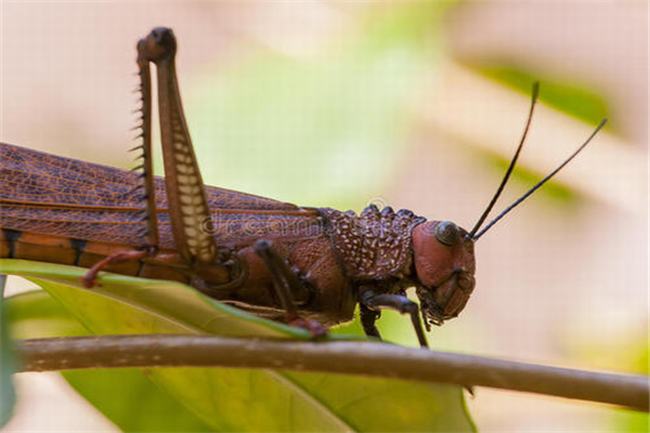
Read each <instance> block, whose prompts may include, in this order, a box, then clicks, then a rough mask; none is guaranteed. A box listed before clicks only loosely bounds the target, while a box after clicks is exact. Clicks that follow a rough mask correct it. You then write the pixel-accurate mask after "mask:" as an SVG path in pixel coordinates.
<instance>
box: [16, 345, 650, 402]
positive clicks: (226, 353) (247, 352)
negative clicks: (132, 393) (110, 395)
mask: <svg viewBox="0 0 650 433" xmlns="http://www.w3.org/2000/svg"><path fill="white" fill-rule="evenodd" d="M18 352H19V356H20V358H22V360H23V363H22V366H21V371H51V370H66V369H79V368H113V367H180V366H203V367H206V366H214V367H217V366H218V367H242V368H273V369H280V370H296V371H320V372H328V373H346V374H361V375H367V376H379V377H390V378H396V379H407V380H416V381H425V382H441V383H451V384H456V385H462V386H464V387H468V388H471V387H473V386H486V387H492V388H501V389H509V390H514V391H524V392H532V393H539V394H547V395H554V396H559V397H566V398H571V399H580V400H590V401H597V402H603V403H611V404H615V405H620V406H626V407H629V408H633V409H637V410H641V411H648V405H649V403H648V401H649V397H648V396H649V383H648V377H645V376H637V375H627V374H612V373H596V372H589V371H582V370H574V369H568V368H558V367H549V366H543V365H535V364H527V363H522V362H513V361H504V360H499V359H492V358H485V357H480V356H470V355H462V354H455V353H444V352H435V351H429V350H422V349H408V348H404V347H399V346H392V345H388V344H378V343H371V342H367V343H366V342H358V341H355V342H343V341H340V342H324V343H310V342H295V341H279V340H261V339H236V338H222V337H214V336H188V335H121V336H98V337H69V338H50V339H33V340H23V341H21V342H19V344H18Z"/></svg>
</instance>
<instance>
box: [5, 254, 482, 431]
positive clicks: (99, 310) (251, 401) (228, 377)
mask: <svg viewBox="0 0 650 433" xmlns="http://www.w3.org/2000/svg"><path fill="white" fill-rule="evenodd" d="M0 266H4V267H5V269H6V272H10V273H13V274H18V275H21V276H24V277H26V278H28V279H30V280H31V281H34V282H35V283H37V284H39V285H41V287H43V288H44V289H45V290H47V291H48V292H49V293H50V294H51V295H52V296H53V297H55V298H56V299H58V300H59V301H60V302H61V303H62V304H63V305H64V306H65V307H66V309H68V311H70V313H72V314H73V315H74V316H75V317H77V319H79V321H80V322H81V323H83V324H84V325H85V326H86V327H87V328H88V329H90V330H91V331H92V332H93V333H97V334H123V333H153V332H155V333H161V332H167V333H210V334H215V335H231V336H234V335H238V336H266V337H270V336H275V337H284V338H306V336H305V333H304V332H302V331H300V330H296V329H293V328H290V327H287V326H284V325H281V324H277V323H275V322H269V321H266V320H263V319H260V318H257V317H254V316H251V315H249V314H247V313H244V312H241V311H239V310H236V309H233V308H229V307H227V306H225V305H223V304H220V303H219V302H217V301H214V300H212V299H209V298H206V297H204V296H203V295H201V294H200V293H199V292H197V291H196V290H194V289H192V288H191V287H188V286H185V285H183V284H179V283H174V282H168V281H157V280H144V279H140V278H133V277H126V276H118V275H112V274H102V277H101V279H100V282H101V287H99V288H97V289H93V290H86V289H83V288H82V287H81V284H80V282H79V278H80V277H81V276H82V275H83V273H84V272H85V270H83V269H79V268H73V267H68V266H61V265H52V264H44V263H36V262H26V261H20V260H0ZM148 377H149V378H150V379H151V380H152V381H154V382H155V383H156V384H158V385H159V386H161V387H162V388H164V389H165V390H167V391H168V392H169V394H170V395H172V396H174V397H175V398H176V399H177V400H178V401H179V402H181V403H182V404H183V405H185V406H186V407H187V408H188V409H189V410H190V411H191V412H192V413H194V414H196V415H197V416H198V417H199V418H200V419H201V420H202V421H203V422H205V423H206V424H207V425H208V426H209V427H210V428H211V429H213V430H216V431H296V430H299V431H350V430H352V431H378V430H381V431H404V430H408V431H473V428H474V427H473V425H472V422H471V420H470V418H469V416H468V414H467V411H466V408H465V406H464V401H463V395H462V390H461V389H460V388H459V387H455V386H447V385H432V384H425V383H418V382H407V381H400V380H386V379H371V378H366V377H358V376H350V375H334V374H322V373H295V372H285V371H270V370H252V369H234V368H158V369H150V370H148Z"/></svg>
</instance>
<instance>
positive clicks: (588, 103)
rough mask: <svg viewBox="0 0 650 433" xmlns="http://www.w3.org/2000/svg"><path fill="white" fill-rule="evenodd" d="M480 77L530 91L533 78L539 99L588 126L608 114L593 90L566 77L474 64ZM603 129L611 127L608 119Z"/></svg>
mask: <svg viewBox="0 0 650 433" xmlns="http://www.w3.org/2000/svg"><path fill="white" fill-rule="evenodd" d="M475 69H477V70H478V72H480V73H481V74H483V75H484V76H486V77H488V78H490V79H493V80H495V81H497V82H500V83H502V84H505V85H506V86H508V87H510V88H512V89H515V90H517V91H519V92H523V93H526V94H530V89H531V87H532V85H533V83H534V82H535V81H539V82H540V84H541V87H540V94H539V100H540V101H542V102H543V103H545V104H546V105H548V106H550V107H553V108H555V109H556V110H559V111H561V112H563V113H566V114H568V115H570V116H573V117H575V118H576V119H580V120H582V121H584V122H586V123H588V124H590V125H594V126H595V125H597V124H598V123H599V122H600V121H601V120H602V119H603V118H604V117H609V113H610V110H609V107H608V104H607V100H606V99H605V98H604V97H603V96H602V95H600V94H599V93H597V92H594V91H593V90H589V89H587V88H585V87H584V86H583V85H581V84H577V83H572V82H570V81H569V80H567V79H558V78H557V77H545V76H540V75H539V74H538V73H535V72H531V71H527V70H525V69H523V68H519V67H516V66H511V65H507V64H502V65H492V66H478V67H475ZM606 128H612V122H611V119H610V121H609V122H608V124H607V126H606Z"/></svg>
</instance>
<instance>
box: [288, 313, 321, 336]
mask: <svg viewBox="0 0 650 433" xmlns="http://www.w3.org/2000/svg"><path fill="white" fill-rule="evenodd" d="M289 325H291V326H295V327H296V328H302V329H304V330H306V331H308V332H309V333H310V334H311V336H312V338H315V339H316V338H322V337H325V336H326V335H327V327H326V326H323V325H322V324H321V323H320V322H318V321H317V320H311V319H303V318H302V317H297V318H295V319H293V320H290V321H289Z"/></svg>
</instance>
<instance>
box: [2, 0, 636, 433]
mask: <svg viewBox="0 0 650 433" xmlns="http://www.w3.org/2000/svg"><path fill="white" fill-rule="evenodd" d="M647 24H648V23H647V5H646V4H644V3H643V2H619V3H585V2H578V1H575V2H567V3H557V4H545V3H541V2H540V3H532V2H531V3H529V2H434V1H427V2H422V1H420V2H406V1H405V2H397V3H384V2H344V1H318V2H302V1H300V2H261V1H259V2H255V1H251V2H241V3H240V2H136V3H133V4H127V3H120V2H112V3H87V4H86V3H66V2H47V3H19V2H3V9H2V26H3V37H2V42H1V43H2V57H3V61H2V65H1V71H2V113H1V119H2V123H1V126H2V128H1V131H0V133H1V135H0V139H1V140H2V141H6V142H9V143H12V144H18V145H22V146H27V147H32V148H36V149H41V150H44V151H48V152H53V153H57V154H61V155H65V156H72V157H74V158H78V159H84V160H89V161H93V162H99V163H103V164H107V165H113V166H120V167H124V168H127V167H129V166H132V165H133V163H132V162H131V161H130V160H129V155H128V154H127V152H126V149H128V148H130V147H131V146H132V142H131V137H130V133H129V128H130V126H132V125H133V124H134V122H135V120H134V119H132V118H131V117H130V115H129V113H130V111H131V109H133V108H135V106H136V103H135V97H134V96H133V95H131V94H129V91H130V90H131V88H132V87H134V86H135V84H136V82H135V77H132V76H131V75H130V73H132V72H134V71H135V63H134V58H135V42H136V41H137V39H138V38H139V37H141V36H143V35H144V34H145V33H146V32H148V31H149V30H150V28H151V27H153V26H155V25H167V26H170V27H173V28H174V30H175V33H176V35H177V38H178V40H179V53H178V71H179V75H180V85H181V93H182V95H183V96H184V104H185V109H186V116H187V118H188V122H189V126H190V129H191V133H192V137H193V141H194V145H195V147H196V149H197V153H198V155H199V158H200V161H201V166H202V170H203V176H204V179H205V181H206V182H207V183H210V184H214V185H219V186H223V187H226V188H231V189H237V190H242V191H246V192H250V193H254V194H259V195H264V196H269V197H273V198H276V199H279V200H284V201H289V202H294V203H298V204H302V205H308V206H328V207H335V208H339V209H343V210H345V209H354V210H356V211H359V210H361V209H362V208H363V207H365V206H366V205H367V204H368V203H369V202H374V203H378V204H387V205H391V206H393V207H395V208H401V207H406V208H410V209H412V210H413V211H415V212H416V213H419V214H421V215H424V216H426V217H428V218H434V219H451V220H454V221H456V222H457V223H458V224H460V225H462V226H464V227H466V228H467V227H469V226H471V225H472V224H473V223H474V222H475V220H476V218H478V216H479V214H480V212H481V210H482V209H483V208H484V206H485V205H486V204H487V202H488V200H489V198H490V196H491V194H492V193H493V191H494V189H495V188H496V186H497V185H498V183H499V180H500V176H501V175H502V172H503V170H504V169H505V166H506V165H507V162H508V160H509V158H510V156H511V153H512V151H513V150H514V148H515V146H516V143H517V141H518V138H519V134H520V133H521V130H522V128H523V122H524V120H525V116H526V114H527V111H528V99H529V95H528V94H529V89H530V86H531V84H532V82H533V81H534V80H540V81H541V83H542V90H541V101H542V104H541V105H540V106H539V107H538V110H537V113H536V118H535V120H534V122H533V129H532V131H531V136H530V140H529V142H528V144H527V147H526V148H525V149H524V151H523V154H522V157H521V160H520V161H521V163H520V167H519V168H518V170H517V172H516V173H515V176H514V178H513V180H512V182H511V185H510V186H509V187H508V191H507V193H506V194H504V198H502V200H501V202H500V204H499V205H497V209H501V208H503V207H505V206H506V205H507V203H508V202H509V201H511V200H512V199H514V198H515V197H517V196H518V195H520V194H521V193H522V192H524V191H525V190H526V189H527V188H529V187H530V186H531V185H532V184H534V182H535V181H536V180H537V179H539V178H540V177H541V176H543V175H544V174H546V173H548V172H549V171H550V170H552V169H553V168H554V167H555V166H556V165H557V164H558V163H559V162H560V161H561V160H562V159H564V158H565V157H566V156H567V155H568V154H569V153H570V152H571V151H572V150H573V149H574V148H575V147H577V146H578V145H579V144H580V143H581V142H582V141H583V140H584V139H585V138H586V137H587V136H588V135H589V134H590V132H591V130H592V129H593V127H594V126H595V124H597V122H598V121H599V120H600V118H601V117H604V116H607V117H609V118H610V124H609V126H608V127H607V128H606V130H605V131H604V133H603V134H601V135H600V136H599V137H598V138H597V139H596V141H595V142H594V143H593V145H592V146H591V147H590V148H589V149H588V150H587V151H586V152H585V153H584V154H583V155H581V156H580V158H579V159H578V160H576V161H575V163H573V164H572V165H571V166H569V167H568V168H567V169H566V170H565V171H564V172H563V173H562V175H560V176H558V178H557V180H555V181H554V182H552V183H551V184H549V185H548V186H547V187H545V188H544V190H543V191H540V193H538V194H536V195H535V197H534V198H533V199H531V200H530V201H529V202H527V204H526V205H524V206H522V207H521V208H520V209H518V210H517V211H515V212H513V213H512V214H511V215H510V216H509V217H508V218H507V219H506V220H505V221H503V222H501V223H500V224H499V225H497V226H496V227H495V228H494V229H493V230H492V231H491V232H490V233H489V234H487V235H486V236H485V237H484V238H483V239H482V240H481V242H480V243H479V244H478V245H477V263H478V274H477V281H478V283H477V288H476V291H475V294H474V295H473V298H472V299H471V300H470V302H469V304H468V306H467V308H466V310H465V311H464V312H463V314H462V315H461V316H460V317H459V318H458V319H456V320H454V321H452V322H449V323H448V324H446V325H445V326H444V327H442V328H440V329H435V330H433V332H432V333H431V335H430V340H431V342H432V345H433V346H434V347H435V348H437V349H442V350H454V351H461V352H466V353H477V354H485V355H492V356H499V357H503V358H509V359H521V360H526V361H534V362H541V363H552V364H555V365H565V366H571V367H578V368H586V369H605V370H615V371H626V372H647V362H648V361H647V360H648V357H647V351H648V347H647V341H648V311H647V305H648V292H647V286H648V278H647V271H648V268H647V259H648V255H647V249H648V243H647V242H648V234H647V208H648V207H647V205H648V193H647V184H646V180H647V174H648V168H647V114H648V113H647V90H648V86H647V72H648V71H647V52H648V50H647V48H648V47H647V31H648V25H647ZM161 167H162V165H161V164H160V158H159V157H158V169H159V173H161V172H162V169H161ZM11 281H12V287H10V288H9V291H10V292H11V293H15V292H16V291H19V290H23V288H24V283H22V282H20V281H18V280H17V279H12V280H11ZM383 316H384V317H382V320H381V321H380V327H381V330H382V331H383V333H384V335H385V337H386V338H387V339H389V340H392V341H399V342H402V343H404V344H414V338H413V335H412V330H411V328H410V326H409V324H408V320H404V318H401V317H399V316H397V315H395V314H390V313H385V314H384V315H383ZM350 326H357V325H355V324H352V325H350ZM17 385H18V392H19V393H20V394H21V395H23V396H24V398H22V399H21V401H20V402H19V404H18V408H17V410H18V416H16V418H15V419H14V420H12V422H11V423H10V424H9V425H8V426H6V427H5V428H4V430H2V431H12V432H13V431H29V430H35V429H38V430H43V431H44V430H50V431H52V430H62V429H63V430H66V429H72V428H76V429H82V430H83V429H86V430H90V429H93V430H95V431H113V430H112V429H114V427H113V426H112V425H110V424H109V423H108V422H107V421H105V420H104V419H103V418H102V417H101V415H99V414H97V413H94V412H93V411H92V410H91V409H89V408H88V407H87V406H86V405H85V403H84V402H82V401H79V400H78V399H76V397H75V396H74V394H73V393H72V392H71V391H70V389H69V388H67V385H65V384H64V383H63V382H62V381H61V380H60V379H59V378H58V376H54V375H40V376H35V375H28V374H25V375H21V376H20V377H19V378H18V384H17ZM469 405H470V412H471V413H472V415H473V417H474V419H475V421H476V423H477V424H478V426H479V429H481V430H482V431H548V430H566V431H568V430H571V431H577V430H580V431H612V432H614V431H644V430H645V429H644V427H646V426H647V422H648V419H647V416H645V415H637V414H630V413H626V412H622V411H618V410H614V409H611V408H606V407H602V406H598V405H589V404H580V403H574V402H566V401H562V400H558V399H550V398H542V397H537V396H529V395H520V394H513V393H506V392H501V391H492V390H484V389H479V390H478V391H477V393H476V396H475V397H474V398H470V401H469ZM81 413H83V416H81V415H79V414H81Z"/></svg>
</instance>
